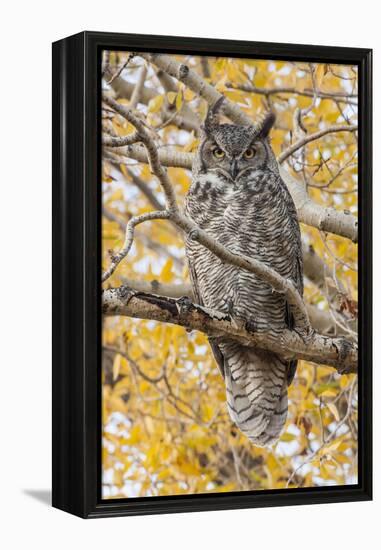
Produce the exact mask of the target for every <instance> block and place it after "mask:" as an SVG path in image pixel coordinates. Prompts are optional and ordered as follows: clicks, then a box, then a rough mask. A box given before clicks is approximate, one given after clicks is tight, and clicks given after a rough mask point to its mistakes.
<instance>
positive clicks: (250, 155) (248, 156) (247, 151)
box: [243, 147, 255, 159]
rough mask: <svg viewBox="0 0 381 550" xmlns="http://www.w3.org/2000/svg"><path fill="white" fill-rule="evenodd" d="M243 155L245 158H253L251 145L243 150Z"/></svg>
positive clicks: (253, 150)
mask: <svg viewBox="0 0 381 550" xmlns="http://www.w3.org/2000/svg"><path fill="white" fill-rule="evenodd" d="M243 156H244V157H245V159H252V158H254V156H255V149H253V148H252V147H250V149H246V151H245V152H244V154H243Z"/></svg>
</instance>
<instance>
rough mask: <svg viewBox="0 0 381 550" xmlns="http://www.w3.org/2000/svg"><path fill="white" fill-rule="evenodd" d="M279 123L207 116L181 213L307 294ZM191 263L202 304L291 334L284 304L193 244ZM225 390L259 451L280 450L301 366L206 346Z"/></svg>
mask: <svg viewBox="0 0 381 550" xmlns="http://www.w3.org/2000/svg"><path fill="white" fill-rule="evenodd" d="M274 120H275V117H274V115H273V114H272V113H269V114H267V115H266V116H265V117H264V118H263V119H262V120H261V121H260V122H258V123H257V124H253V126H239V125H235V124H221V123H219V121H218V120H217V114H216V112H215V111H214V112H213V111H209V113H208V115H207V117H206V120H205V123H204V126H203V128H202V132H201V139H200V145H199V148H198V151H197V154H196V158H195V162H194V165H193V178H192V184H191V187H190V189H189V192H188V194H187V197H186V202H185V212H186V214H187V215H188V216H189V217H190V218H192V219H193V220H194V222H195V223H196V224H197V225H198V226H199V227H201V228H202V229H204V230H205V231H206V232H207V233H208V234H209V235H211V236H213V237H214V238H215V239H217V240H218V241H219V242H220V243H221V244H223V245H225V246H226V247H227V248H228V249H229V250H231V251H232V252H234V253H236V254H245V255H246V256H249V257H253V258H256V259H258V260H260V261H261V262H263V263H264V264H266V265H267V266H269V267H271V268H273V269H274V270H275V271H277V272H278V273H279V274H280V275H282V276H283V277H285V278H288V279H291V280H292V281H293V282H294V284H295V286H296V288H297V289H298V291H299V293H300V294H301V295H302V294H303V265H302V252H301V238H300V228H299V223H298V220H297V214H296V209H295V205H294V203H293V200H292V198H291V196H290V193H289V191H288V189H287V187H286V185H285V183H284V182H283V181H282V179H281V177H280V175H279V171H278V165H277V162H276V159H275V156H274V153H273V151H272V149H271V146H270V143H269V139H268V134H269V132H270V130H271V128H272V126H273V124H274ZM186 254H187V259H188V264H189V272H190V277H191V282H192V287H193V291H194V295H195V299H196V301H197V302H198V303H199V304H201V305H204V306H206V307H209V308H213V309H215V310H218V311H222V312H227V313H229V314H231V315H232V317H233V318H235V319H243V320H245V321H249V322H250V324H251V326H252V327H253V328H254V330H256V331H269V330H271V332H272V333H273V334H275V335H276V334H277V333H279V334H280V333H281V332H282V331H283V330H284V329H285V328H286V327H288V328H292V327H293V318H292V314H291V312H290V309H289V307H288V304H287V302H286V300H285V298H284V296H283V295H281V294H279V293H277V292H275V291H273V289H272V288H271V286H270V285H269V284H267V283H266V282H264V281H263V280H262V279H260V278H259V277H257V276H256V275H254V274H253V273H250V272H248V271H244V270H242V269H240V268H237V267H235V266H233V265H229V264H226V263H223V262H221V260H219V259H218V258H217V257H216V256H215V255H214V254H213V253H212V252H210V251H209V250H208V249H207V248H205V247H204V246H202V245H200V244H199V243H197V242H196V241H195V240H192V239H191V238H189V237H188V238H187V240H186ZM209 341H210V345H211V348H212V351H213V354H214V357H215V359H216V361H217V364H218V366H219V369H220V371H221V374H222V376H223V377H224V380H225V386H226V397H227V405H228V410H229V413H230V417H231V419H232V421H233V422H234V423H235V424H236V425H237V426H238V428H239V429H240V430H241V431H242V432H243V433H244V434H245V435H246V436H247V437H248V438H249V439H250V440H251V441H252V442H253V443H254V444H256V445H259V446H267V445H270V444H272V443H274V442H275V441H276V440H277V439H278V437H279V435H280V433H281V431H282V428H283V426H284V424H285V421H286V418H287V408H288V401H287V386H288V385H289V384H290V383H291V382H292V380H293V377H294V375H295V370H296V361H287V360H285V359H283V358H282V357H279V356H278V355H276V354H275V353H272V352H271V351H264V350H261V349H258V348H256V347H247V346H244V345H242V344H240V343H237V342H235V341H234V340H231V339H229V338H226V339H218V341H216V340H214V341H213V339H210V340H209Z"/></svg>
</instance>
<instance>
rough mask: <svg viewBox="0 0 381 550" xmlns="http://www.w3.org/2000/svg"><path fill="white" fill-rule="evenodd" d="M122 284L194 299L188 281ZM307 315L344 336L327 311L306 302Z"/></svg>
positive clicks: (321, 326)
mask: <svg viewBox="0 0 381 550" xmlns="http://www.w3.org/2000/svg"><path fill="white" fill-rule="evenodd" d="M121 281H122V283H123V285H125V286H128V287H129V288H131V289H132V290H135V291H138V292H144V293H146V294H158V295H159V296H163V297H166V298H182V297H183V296H187V297H188V298H189V299H190V300H191V301H194V296H193V291H192V286H191V285H190V284H188V283H174V284H173V283H172V284H171V283H161V282H160V281H158V280H156V279H153V280H152V281H145V280H140V279H129V278H127V277H121ZM306 308H307V312H308V316H309V319H310V322H311V325H312V328H313V329H314V330H315V331H317V332H319V333H321V334H331V335H333V334H334V331H335V330H337V334H338V335H340V336H344V335H345V334H346V333H344V331H340V327H335V323H334V321H333V320H332V317H331V315H330V313H329V312H328V311H325V310H322V309H320V308H318V307H317V306H314V305H312V304H309V303H306Z"/></svg>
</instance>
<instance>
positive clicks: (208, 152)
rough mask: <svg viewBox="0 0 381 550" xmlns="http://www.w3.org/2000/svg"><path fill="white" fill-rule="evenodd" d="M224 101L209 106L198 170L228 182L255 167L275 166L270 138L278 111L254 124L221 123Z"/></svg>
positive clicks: (196, 167) (196, 170)
mask: <svg viewBox="0 0 381 550" xmlns="http://www.w3.org/2000/svg"><path fill="white" fill-rule="evenodd" d="M221 103H222V101H220V102H219V104H218V105H217V104H216V107H215V108H213V109H209V111H208V114H207V116H206V119H205V122H204V124H203V126H202V128H201V139H200V145H199V148H198V151H197V155H196V161H195V166H194V171H195V172H196V173H198V174H200V173H206V172H207V173H210V172H212V173H215V174H217V175H218V176H221V177H223V178H225V179H226V180H227V181H228V182H239V180H240V179H241V178H242V177H243V176H245V175H248V174H249V173H252V172H253V171H256V170H263V169H264V168H265V167H269V166H273V167H274V166H275V165H276V163H275V158H274V154H273V152H272V149H271V147H270V144H269V140H268V139H267V138H268V135H269V132H270V130H271V128H272V126H273V124H274V122H275V115H274V113H272V112H269V113H267V114H266V115H265V116H264V117H263V118H262V119H261V120H260V121H258V122H257V123H256V124H253V125H250V126H243V125H237V124H220V123H219V121H218V109H219V108H220V106H221ZM274 163H275V164H274Z"/></svg>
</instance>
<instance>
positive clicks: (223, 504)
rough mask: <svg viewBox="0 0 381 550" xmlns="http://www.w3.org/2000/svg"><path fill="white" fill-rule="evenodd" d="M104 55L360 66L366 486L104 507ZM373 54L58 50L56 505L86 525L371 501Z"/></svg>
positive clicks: (244, 48)
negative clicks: (146, 517) (151, 54)
mask: <svg viewBox="0 0 381 550" xmlns="http://www.w3.org/2000/svg"><path fill="white" fill-rule="evenodd" d="M103 49H111V50H132V51H149V52H156V51H157V52H162V53H169V52H172V53H187V52H191V53H192V54H199V55H203V54H204V55H212V56H213V55H217V56H240V57H253V58H262V59H279V60H295V61H296V60H299V61H306V60H308V61H315V62H327V63H347V64H354V65H358V67H359V125H360V127H359V189H360V193H359V208H360V216H359V285H360V292H359V304H360V308H359V367H358V371H359V406H360V410H361V414H360V421H359V442H358V445H359V446H358V465H359V478H358V481H359V482H358V484H357V485H348V486H340V487H338V486H336V487H321V488H311V489H309V488H306V489H303V488H302V489H290V490H289V489H281V490H271V491H260V492H237V493H225V494H218V495H217V494H204V495H187V496H171V497H147V498H134V499H130V500H127V499H125V500H119V499H118V500H108V501H104V500H103V501H102V499H101V491H100V487H101V477H100V476H101V437H100V434H101V376H100V370H101V366H100V341H101V340H100V339H101V283H100V226H101V197H100V185H99V181H100V165H101V144H100V139H98V136H99V135H100V132H99V127H100V126H99V124H100V122H99V121H100V97H99V92H100V58H101V52H102V50H103ZM371 181H372V50H370V49H360V48H342V47H327V46H310V45H294V44H274V43H259V42H244V41H229V40H211V39H201V38H184V37H173V36H148V35H135V34H111V33H100V32H82V33H80V34H77V35H74V36H71V37H69V38H65V39H63V40H60V41H58V42H55V43H54V44H53V506H54V507H56V508H60V509H62V510H65V511H67V512H70V513H72V514H75V515H77V516H80V517H83V518H94V517H109V516H123V515H135V514H153V513H170V512H190V511H202V510H222V509H235V508H249V507H264V506H286V505H295V504H313V503H328V502H344V501H358V500H370V499H371V498H372V190H371Z"/></svg>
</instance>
